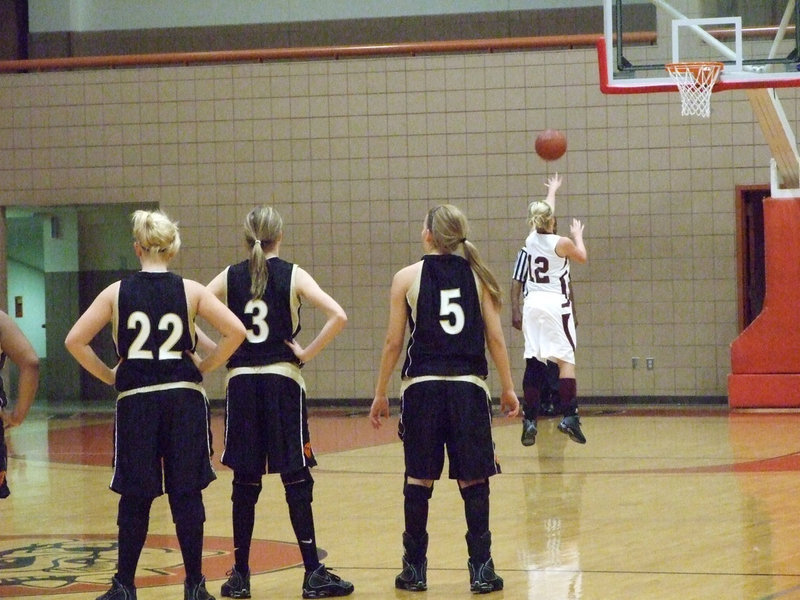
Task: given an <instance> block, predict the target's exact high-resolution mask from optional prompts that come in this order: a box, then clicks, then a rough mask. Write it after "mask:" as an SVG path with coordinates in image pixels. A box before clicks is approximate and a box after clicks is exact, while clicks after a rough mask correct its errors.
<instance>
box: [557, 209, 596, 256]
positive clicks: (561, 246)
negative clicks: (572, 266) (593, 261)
mask: <svg viewBox="0 0 800 600" xmlns="http://www.w3.org/2000/svg"><path fill="white" fill-rule="evenodd" d="M569 233H570V236H572V237H571V238H568V237H561V238H559V240H558V242H556V254H558V255H559V256H563V257H565V258H569V259H570V260H574V261H575V262H577V263H581V264H583V263H585V262H586V261H587V259H588V258H589V256H588V254H587V253H586V246H585V245H584V244H583V223H581V222H580V221H579V220H578V219H572V224H571V225H570V227H569Z"/></svg>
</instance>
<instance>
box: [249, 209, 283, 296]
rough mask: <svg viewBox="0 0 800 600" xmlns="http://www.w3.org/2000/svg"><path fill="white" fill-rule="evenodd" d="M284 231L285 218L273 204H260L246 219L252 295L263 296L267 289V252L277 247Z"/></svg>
mask: <svg viewBox="0 0 800 600" xmlns="http://www.w3.org/2000/svg"><path fill="white" fill-rule="evenodd" d="M282 233H283V219H282V218H281V216H280V215H279V214H278V211H277V210H275V209H274V208H272V207H271V206H259V207H256V208H254V209H253V210H251V211H250V212H249V213H247V216H246V217H245V219H244V239H245V241H246V242H247V245H248V246H249V247H250V295H251V296H252V297H253V298H261V297H262V296H263V295H264V290H265V289H267V279H268V278H269V266H268V265H267V260H266V254H265V253H266V252H267V251H269V250H271V249H272V248H274V247H275V244H276V243H277V242H278V240H279V239H280V237H281V234H282Z"/></svg>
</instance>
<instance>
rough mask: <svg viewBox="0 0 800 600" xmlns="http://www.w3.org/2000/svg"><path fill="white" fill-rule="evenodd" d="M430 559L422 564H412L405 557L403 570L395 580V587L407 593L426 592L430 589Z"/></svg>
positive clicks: (424, 560)
mask: <svg viewBox="0 0 800 600" xmlns="http://www.w3.org/2000/svg"><path fill="white" fill-rule="evenodd" d="M427 571H428V559H427V558H425V559H423V560H422V562H421V563H417V564H414V563H410V562H408V560H406V557H405V556H404V557H403V570H402V571H401V572H400V574H399V575H398V576H397V577H395V578H394V587H396V588H397V589H398V590H406V591H407V592H424V591H425V590H427V589H428V581H427Z"/></svg>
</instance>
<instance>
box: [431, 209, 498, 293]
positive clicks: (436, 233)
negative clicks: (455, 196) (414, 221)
mask: <svg viewBox="0 0 800 600" xmlns="http://www.w3.org/2000/svg"><path fill="white" fill-rule="evenodd" d="M425 228H426V229H427V230H428V231H430V232H431V236H432V238H433V245H434V247H435V248H436V249H437V250H438V251H439V252H442V253H445V254H452V253H453V252H455V251H456V250H457V249H458V247H459V245H460V246H462V248H463V251H464V258H466V259H467V262H469V266H470V267H471V268H472V270H473V271H474V272H475V274H476V275H477V276H478V279H480V280H481V283H483V285H484V287H486V289H487V290H488V291H489V295H490V296H491V298H492V302H493V303H494V305H495V306H496V307H497V308H500V305H501V303H502V293H501V292H500V286H499V285H498V284H497V279H496V278H495V276H494V275H493V274H492V272H491V271H490V270H489V268H488V267H487V266H486V265H485V264H484V263H483V260H482V259H481V256H480V254H479V253H478V249H477V248H476V247H475V245H474V244H473V243H472V242H470V241H469V240H468V239H467V235H468V233H469V225H468V224H467V217H466V216H465V215H464V213H462V212H461V210H460V209H459V208H458V207H456V206H453V205H452V204H442V205H440V206H436V207H434V208H432V209H431V210H429V211H428V215H427V217H426V218H425Z"/></svg>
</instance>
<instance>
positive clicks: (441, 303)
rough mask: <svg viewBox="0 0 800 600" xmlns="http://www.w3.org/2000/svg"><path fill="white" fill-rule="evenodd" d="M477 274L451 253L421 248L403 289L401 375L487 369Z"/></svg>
mask: <svg viewBox="0 0 800 600" xmlns="http://www.w3.org/2000/svg"><path fill="white" fill-rule="evenodd" d="M480 289H481V286H480V280H478V279H477V277H476V276H475V274H474V273H473V271H472V268H471V267H470V266H469V263H468V262H467V260H466V259H464V258H462V257H461V256H458V255H456V254H426V255H425V256H423V257H422V268H421V269H420V273H419V277H418V279H417V280H416V281H415V282H414V283H413V284H412V286H411V288H409V290H408V292H407V293H406V302H407V303H408V324H409V329H410V330H411V336H410V337H409V340H408V349H407V351H406V359H405V362H404V364H403V371H402V374H403V377H419V376H430V375H433V376H455V375H476V376H479V377H483V378H485V377H486V376H487V375H488V365H487V363H486V345H485V338H484V323H483V314H482V312H481V300H480Z"/></svg>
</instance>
